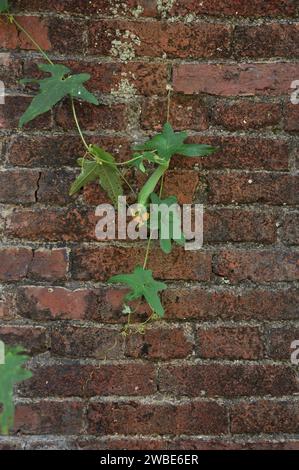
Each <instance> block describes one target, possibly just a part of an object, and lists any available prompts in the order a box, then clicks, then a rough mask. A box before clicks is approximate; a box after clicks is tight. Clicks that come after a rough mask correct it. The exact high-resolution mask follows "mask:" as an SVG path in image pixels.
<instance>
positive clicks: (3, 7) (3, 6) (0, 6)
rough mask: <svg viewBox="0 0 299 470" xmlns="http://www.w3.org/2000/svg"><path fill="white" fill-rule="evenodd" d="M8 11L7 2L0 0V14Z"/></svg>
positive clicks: (6, 0)
mask: <svg viewBox="0 0 299 470" xmlns="http://www.w3.org/2000/svg"><path fill="white" fill-rule="evenodd" d="M8 10H9V5H8V0H0V13H4V12H6V11H8Z"/></svg>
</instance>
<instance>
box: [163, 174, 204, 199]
mask: <svg viewBox="0 0 299 470" xmlns="http://www.w3.org/2000/svg"><path fill="white" fill-rule="evenodd" d="M198 183H199V175H198V173H197V172H196V171H190V170H180V171H177V170H169V171H168V172H167V173H166V174H165V178H164V186H163V196H166V195H168V196H173V195H174V194H175V195H176V197H177V200H178V203H179V204H192V202H193V199H194V195H195V191H196V189H197V186H198Z"/></svg>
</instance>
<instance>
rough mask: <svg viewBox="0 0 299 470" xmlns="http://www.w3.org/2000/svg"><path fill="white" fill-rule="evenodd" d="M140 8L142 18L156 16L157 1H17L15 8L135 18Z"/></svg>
mask: <svg viewBox="0 0 299 470" xmlns="http://www.w3.org/2000/svg"><path fill="white" fill-rule="evenodd" d="M138 6H141V7H142V8H143V10H142V12H141V16H155V15H156V14H157V11H156V0H138V1H137V0H127V1H126V2H125V3H123V2H122V3H120V2H119V1H118V0H94V1H92V2H88V3H86V0H76V1H75V2H74V0H64V2H63V3H61V1H60V0H49V1H48V2H47V3H43V2H40V0H16V2H15V4H14V7H15V8H17V9H21V10H22V11H24V10H26V11H31V12H39V11H40V12H45V11H49V12H53V11H54V12H55V11H56V12H58V13H73V14H82V15H84V16H86V15H92V16H94V15H96V16H99V15H111V14H117V15H118V16H129V17H135V16H134V9H135V8H136V7H138Z"/></svg>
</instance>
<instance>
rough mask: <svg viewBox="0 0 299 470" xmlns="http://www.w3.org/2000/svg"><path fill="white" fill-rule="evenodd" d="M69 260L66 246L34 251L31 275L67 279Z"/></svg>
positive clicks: (40, 277)
mask: <svg viewBox="0 0 299 470" xmlns="http://www.w3.org/2000/svg"><path fill="white" fill-rule="evenodd" d="M67 267H68V261H67V252H66V250H65V249H64V248H57V249H52V250H46V249H40V250H36V251H34V253H33V259H32V262H31V264H30V268H29V273H28V274H29V275H30V277H32V278H34V279H37V280H39V279H45V280H49V281H51V280H55V281H56V280H59V279H65V277H66V273H67Z"/></svg>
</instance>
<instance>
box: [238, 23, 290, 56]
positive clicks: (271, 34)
mask: <svg viewBox="0 0 299 470" xmlns="http://www.w3.org/2000/svg"><path fill="white" fill-rule="evenodd" d="M298 35H299V24H263V25H260V26H237V27H236V29H235V37H234V48H235V54H236V56H237V57H249V58H257V57H262V58H266V57H292V58H295V57H298V46H299V41H298Z"/></svg>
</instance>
